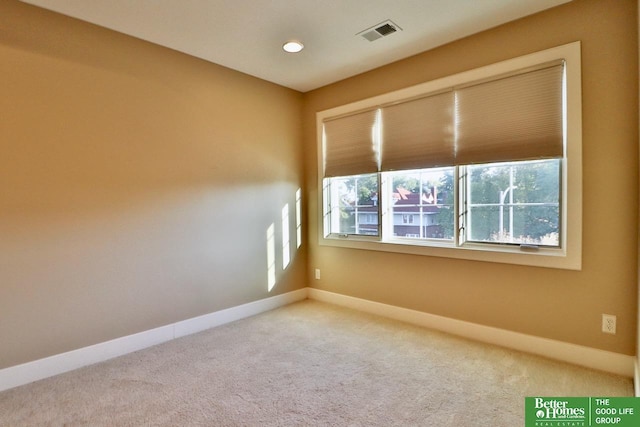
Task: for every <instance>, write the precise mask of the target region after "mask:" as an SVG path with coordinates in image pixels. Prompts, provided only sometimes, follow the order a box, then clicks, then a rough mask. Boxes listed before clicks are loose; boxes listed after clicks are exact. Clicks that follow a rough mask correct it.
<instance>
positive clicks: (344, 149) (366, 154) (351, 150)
mask: <svg viewBox="0 0 640 427" xmlns="http://www.w3.org/2000/svg"><path fill="white" fill-rule="evenodd" d="M376 115H377V110H370V111H365V112H362V113H357V114H352V115H349V116H344V117H339V118H336V119H330V120H326V121H325V122H324V123H323V125H324V144H325V145H324V159H325V164H324V176H325V177H334V176H348V175H357V174H363V173H374V172H377V171H378V163H379V161H378V157H379V148H378V146H377V145H378V141H377V139H378V138H377V136H376V129H377V128H376Z"/></svg>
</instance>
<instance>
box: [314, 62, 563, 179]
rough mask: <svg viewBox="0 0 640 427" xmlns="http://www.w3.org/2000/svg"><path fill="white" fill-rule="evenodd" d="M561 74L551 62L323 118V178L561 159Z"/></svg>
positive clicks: (560, 63) (560, 67)
mask: <svg viewBox="0 0 640 427" xmlns="http://www.w3.org/2000/svg"><path fill="white" fill-rule="evenodd" d="M563 75H564V64H563V62H562V61H557V62H555V63H551V64H545V65H541V66H539V67H537V68H532V69H528V70H526V71H522V72H520V73H517V74H514V75H509V76H506V77H501V78H497V79H494V80H484V81H481V82H476V83H472V84H468V85H465V86H460V87H455V88H452V89H451V90H450V91H448V92H444V93H439V94H435V95H429V96H425V97H422V98H418V99H411V100H408V101H403V102H398V103H395V104H391V105H384V106H382V107H380V108H378V109H375V110H369V111H365V112H360V113H356V114H353V115H349V116H342V117H339V118H336V119H328V120H325V121H324V122H323V126H324V144H325V145H324V156H325V157H324V161H325V164H324V167H325V173H324V176H325V177H334V176H348V175H356V174H363V173H374V172H377V171H391V170H409V169H418V168H430V167H437V166H453V165H465V164H475V163H492V162H504V161H519V160H532V159H544V158H560V157H562V156H563V150H564V139H563ZM378 111H380V114H379V120H380V122H379V123H378Z"/></svg>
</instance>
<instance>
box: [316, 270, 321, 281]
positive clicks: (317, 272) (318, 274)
mask: <svg viewBox="0 0 640 427" xmlns="http://www.w3.org/2000/svg"><path fill="white" fill-rule="evenodd" d="M316 280H320V269H319V268H316Z"/></svg>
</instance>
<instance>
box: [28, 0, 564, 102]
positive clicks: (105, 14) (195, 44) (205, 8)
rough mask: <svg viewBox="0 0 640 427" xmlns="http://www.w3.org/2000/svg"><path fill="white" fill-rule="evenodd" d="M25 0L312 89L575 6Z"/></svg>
mask: <svg viewBox="0 0 640 427" xmlns="http://www.w3.org/2000/svg"><path fill="white" fill-rule="evenodd" d="M23 1H25V2H26V3H31V4H34V5H37V6H41V7H44V8H47V9H50V10H53V11H56V12H60V13H63V14H65V15H69V16H72V17H75V18H79V19H82V20H85V21H88V22H91V23H94V24H98V25H101V26H103V27H107V28H110V29H113V30H116V31H119V32H122V33H125V34H128V35H131V36H134V37H138V38H140V39H143V40H147V41H150V42H153V43H156V44H159V45H162V46H166V47H169V48H172V49H175V50H178V51H181V52H184V53H187V54H189V55H193V56H196V57H198V58H202V59H205V60H207V61H211V62H214V63H216V64H220V65H224V66H226V67H229V68H232V69H234V70H237V71H241V72H243V73H246V74H250V75H252V76H256V77H259V78H261V79H264V80H268V81H271V82H274V83H277V84H279V85H282V86H286V87H289V88H292V89H296V90H299V91H302V92H306V91H309V90H312V89H315V88H318V87H320V86H324V85H326V84H329V83H332V82H335V81H338V80H341V79H344V78H347V77H351V76H353V75H356V74H359V73H362V72H365V71H368V70H371V69H373V68H376V67H379V66H382V65H385V64H388V63H391V62H394V61H397V60H399V59H402V58H406V57H408V56H411V55H415V54H417V53H420V52H423V51H425V50H428V49H432V48H434V47H437V46H440V45H443V44H445V43H448V42H450V41H453V40H456V39H459V38H462V37H465V36H468V35H471V34H474V33H477V32H479V31H482V30H485V29H488V28H492V27H495V26H497V25H500V24H502V23H505V22H508V21H512V20H514V19H518V18H521V17H523V16H526V15H530V14H533V13H536V12H539V11H541V10H544V9H547V8H550V7H553V6H556V5H559V4H562V3H567V2H569V1H570V0H23ZM387 19H390V20H392V21H393V22H394V23H396V24H397V25H398V26H399V27H401V28H402V31H399V32H396V33H393V34H391V35H389V36H387V37H384V38H380V39H378V40H376V41H373V42H369V41H367V40H365V39H364V38H362V37H361V36H358V35H357V34H358V33H360V32H361V31H363V30H365V29H368V28H370V27H373V26H375V25H376V24H378V23H381V22H383V21H386V20H387ZM290 39H296V40H299V41H301V42H302V43H304V45H305V49H304V50H303V51H302V52H300V53H297V54H291V53H286V52H284V51H283V50H282V44H283V43H284V42H285V41H287V40H290Z"/></svg>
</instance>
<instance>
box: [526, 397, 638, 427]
mask: <svg viewBox="0 0 640 427" xmlns="http://www.w3.org/2000/svg"><path fill="white" fill-rule="evenodd" d="M591 426H618V427H637V426H640V398H634V397H527V398H525V427H591Z"/></svg>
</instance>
